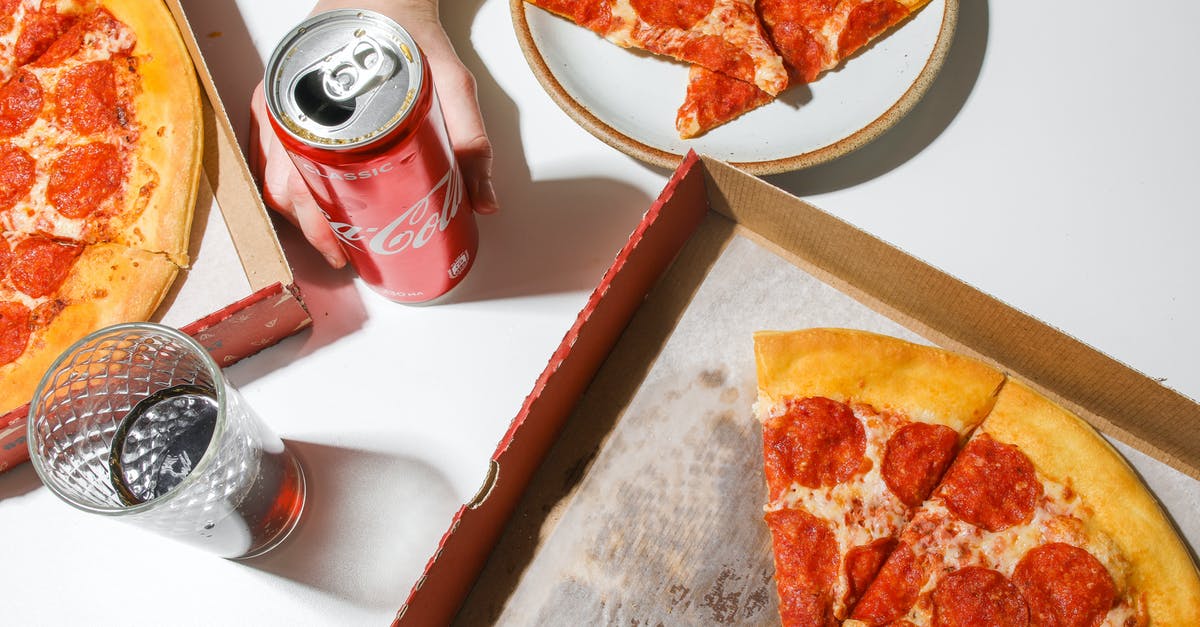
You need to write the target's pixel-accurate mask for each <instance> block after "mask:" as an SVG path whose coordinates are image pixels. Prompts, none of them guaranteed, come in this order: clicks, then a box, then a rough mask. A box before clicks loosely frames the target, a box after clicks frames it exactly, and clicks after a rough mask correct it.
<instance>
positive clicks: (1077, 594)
mask: <svg viewBox="0 0 1200 627" xmlns="http://www.w3.org/2000/svg"><path fill="white" fill-rule="evenodd" d="M1013 582H1014V583H1016V585H1017V587H1018V588H1020V589H1021V593H1022V594H1024V595H1025V600H1026V601H1027V602H1028V603H1029V611H1030V614H1032V618H1033V623H1034V624H1035V625H1039V626H1042V625H1044V626H1045V627H1095V626H1096V625H1099V624H1100V623H1101V621H1103V620H1104V617H1105V616H1106V615H1107V614H1108V610H1109V609H1111V608H1112V604H1113V599H1114V598H1115V597H1116V588H1115V586H1114V585H1113V580H1112V576H1111V575H1109V574H1108V569H1106V568H1104V564H1101V563H1100V560H1098V559H1096V557H1095V556H1094V555H1092V554H1091V553H1088V552H1087V551H1086V550H1084V549H1081V548H1079V547H1075V546H1071V545H1070V544H1063V543H1061V542H1054V543H1051V544H1044V545H1042V546H1039V547H1037V548H1035V549H1033V550H1031V551H1029V552H1028V553H1026V554H1025V556H1024V557H1022V558H1021V561H1020V562H1018V563H1017V568H1016V569H1015V570H1014V571H1013Z"/></svg>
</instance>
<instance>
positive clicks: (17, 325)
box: [0, 302, 29, 366]
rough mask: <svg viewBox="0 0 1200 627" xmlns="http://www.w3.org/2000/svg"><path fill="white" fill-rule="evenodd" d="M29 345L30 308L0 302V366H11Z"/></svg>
mask: <svg viewBox="0 0 1200 627" xmlns="http://www.w3.org/2000/svg"><path fill="white" fill-rule="evenodd" d="M27 344H29V308H27V307H26V306H25V305H22V304H21V303H10V302H0V366H4V365H6V364H11V363H12V362H13V361H14V360H15V359H16V358H18V357H20V356H21V353H24V352H25V346H26V345H27Z"/></svg>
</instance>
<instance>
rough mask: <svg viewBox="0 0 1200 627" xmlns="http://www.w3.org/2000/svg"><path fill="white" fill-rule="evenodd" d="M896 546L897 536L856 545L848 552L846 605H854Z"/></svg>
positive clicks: (846, 561)
mask: <svg viewBox="0 0 1200 627" xmlns="http://www.w3.org/2000/svg"><path fill="white" fill-rule="evenodd" d="M895 548H896V539H895V538H880V539H878V540H876V541H874V542H871V543H870V544H864V545H862V546H856V547H854V548H853V549H850V550H849V551H847V552H846V559H845V563H846V579H847V581H848V587H847V590H846V607H854V604H855V603H858V599H859V598H861V597H862V595H863V592H866V590H867V586H868V585H870V583H871V581H872V580H874V579H875V575H876V574H877V573H878V572H879V567H880V566H883V562H884V560H886V559H887V557H888V555H891V554H892V550H893V549H895Z"/></svg>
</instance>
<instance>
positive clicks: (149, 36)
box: [104, 0, 203, 267]
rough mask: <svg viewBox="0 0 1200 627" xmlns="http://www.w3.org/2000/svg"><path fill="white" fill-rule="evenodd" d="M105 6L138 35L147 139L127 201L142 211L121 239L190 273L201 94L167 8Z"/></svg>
mask: <svg viewBox="0 0 1200 627" xmlns="http://www.w3.org/2000/svg"><path fill="white" fill-rule="evenodd" d="M104 6H105V7H106V8H107V9H108V10H110V11H111V12H112V14H113V16H114V17H116V18H117V19H118V20H120V21H122V22H124V23H125V24H126V25H127V26H129V27H130V28H132V29H133V31H134V32H135V33H136V34H137V45H136V46H135V47H134V49H133V53H132V54H133V56H134V57H135V58H136V59H137V60H138V66H137V67H138V75H139V77H140V82H141V89H140V90H139V92H138V94H137V96H136V97H135V99H134V111H135V115H136V116H137V122H138V124H139V125H140V126H141V135H140V137H139V138H138V146H137V150H136V151H135V153H134V155H133V170H132V172H130V179H129V184H128V186H127V188H126V196H125V199H124V202H126V203H129V204H126V205H125V206H126V207H136V206H141V207H142V209H141V212H140V214H139V215H138V217H137V219H136V220H135V221H134V222H133V223H132V224H129V225H126V226H125V227H124V228H123V230H122V232H121V233H120V234H119V235H118V237H117V239H118V241H120V242H121V243H124V244H126V245H128V246H131V247H134V248H141V249H144V250H148V251H151V252H164V253H166V254H167V255H168V256H169V257H170V258H171V260H172V261H174V262H175V263H176V264H178V265H179V266H180V267H187V265H188V256H187V250H188V239H189V237H190V234H191V229H192V215H193V213H194V212H193V208H194V207H195V204H196V195H197V190H198V188H199V183H200V165H201V159H202V154H201V153H202V150H203V121H202V116H201V111H202V107H201V101H200V88H199V85H198V83H197V81H196V79H195V72H194V70H193V68H192V61H191V57H190V55H189V54H188V50H187V47H186V46H185V45H184V43H183V39H182V37H181V36H180V34H179V29H178V28H177V27H176V25H175V22H174V18H173V17H172V16H171V13H170V11H168V10H167V8H166V5H165V4H163V3H162V2H146V1H145V0H108V1H107V2H105V3H104Z"/></svg>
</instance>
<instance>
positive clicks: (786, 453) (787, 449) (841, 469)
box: [763, 397, 867, 498]
mask: <svg viewBox="0 0 1200 627" xmlns="http://www.w3.org/2000/svg"><path fill="white" fill-rule="evenodd" d="M866 447H867V437H866V432H865V431H864V429H863V425H862V421H860V420H859V419H858V417H856V416H855V415H854V412H852V411H851V410H850V406H849V405H846V404H845V403H839V402H837V401H833V400H830V399H827V398H821V397H813V398H805V399H799V400H797V399H788V401H787V406H786V410H785V411H784V413H783V415H781V416H777V417H775V418H772V419H770V420H768V421H767V422H766V423H764V424H763V460H764V468H765V470H766V476H767V485H768V486H769V487H770V488H771V489H770V492H771V498H776V497H778V496H779V495H780V494H782V493H783V492H784V491H785V490H786V489H787V486H789V485H791V483H792V482H793V481H795V482H798V483H799V484H800V485H803V486H805V487H809V488H816V487H820V486H822V485H827V486H829V485H837V484H839V483H842V482H843V481H846V480H847V479H849V478H850V477H852V476H854V474H855V473H856V472H858V471H859V470H860V469H861V468H862V466H863V455H864V454H865V453H866Z"/></svg>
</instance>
